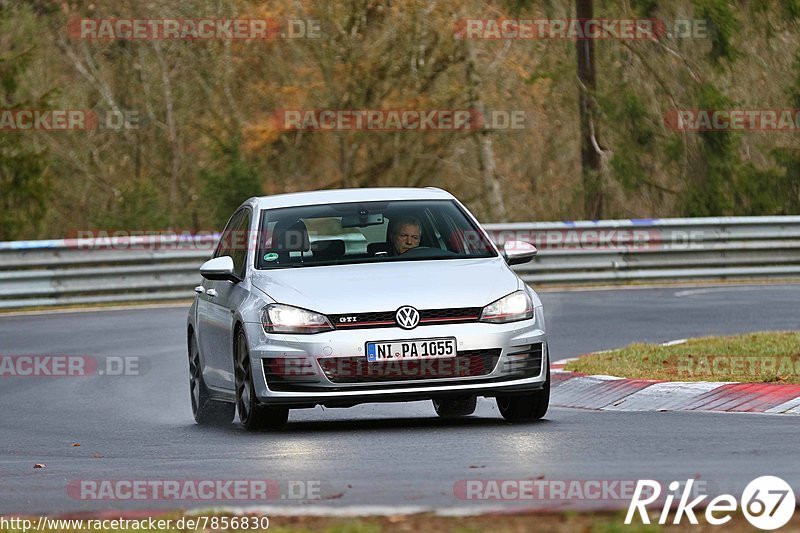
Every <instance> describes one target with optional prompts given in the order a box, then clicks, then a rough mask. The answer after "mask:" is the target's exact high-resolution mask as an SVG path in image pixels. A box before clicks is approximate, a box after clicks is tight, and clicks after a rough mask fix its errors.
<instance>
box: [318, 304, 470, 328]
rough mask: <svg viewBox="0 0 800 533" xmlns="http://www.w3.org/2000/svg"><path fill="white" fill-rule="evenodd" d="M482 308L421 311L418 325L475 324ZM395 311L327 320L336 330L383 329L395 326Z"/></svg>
mask: <svg viewBox="0 0 800 533" xmlns="http://www.w3.org/2000/svg"><path fill="white" fill-rule="evenodd" d="M482 310H483V308H482V307H462V308H455V309H421V310H420V312H419V325H420V326H426V325H433V324H460V323H464V322H477V321H478V319H479V318H480V316H481V311H482ZM395 313H396V311H379V312H372V313H350V314H343V315H330V316H329V317H328V318H330V320H331V324H333V327H334V328H336V329H360V328H385V327H391V326H395V325H397V322H396V321H395Z"/></svg>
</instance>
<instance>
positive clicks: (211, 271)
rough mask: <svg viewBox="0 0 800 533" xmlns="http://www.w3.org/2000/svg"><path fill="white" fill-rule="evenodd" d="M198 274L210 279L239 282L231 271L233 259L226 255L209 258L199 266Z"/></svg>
mask: <svg viewBox="0 0 800 533" xmlns="http://www.w3.org/2000/svg"><path fill="white" fill-rule="evenodd" d="M200 275H201V276H203V277H204V278H206V279H208V280H211V281H232V282H233V283H239V282H240V281H241V280H240V279H239V277H238V276H236V274H234V273H233V259H232V258H231V257H229V256H227V255H223V256H220V257H215V258H214V259H209V260H208V261H206V262H205V263H203V266H201V267H200Z"/></svg>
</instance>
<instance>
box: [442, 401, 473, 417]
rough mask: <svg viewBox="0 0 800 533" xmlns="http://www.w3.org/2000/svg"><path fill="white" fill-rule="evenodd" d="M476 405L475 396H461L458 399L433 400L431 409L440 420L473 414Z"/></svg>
mask: <svg viewBox="0 0 800 533" xmlns="http://www.w3.org/2000/svg"><path fill="white" fill-rule="evenodd" d="M477 405H478V397H477V396H461V397H458V398H434V400H433V408H434V409H435V410H436V414H437V415H439V416H441V417H442V418H452V417H456V416H467V415H471V414H472V413H474V412H475V407H476V406H477Z"/></svg>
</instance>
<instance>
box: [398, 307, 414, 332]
mask: <svg viewBox="0 0 800 533" xmlns="http://www.w3.org/2000/svg"><path fill="white" fill-rule="evenodd" d="M394 319H395V320H396V321H397V325H398V326H400V327H401V328H403V329H414V328H415V327H417V326H418V325H419V311H417V310H416V309H414V308H413V307H411V306H410V305H404V306H403V307H401V308H400V309H398V310H397V313H395V315H394Z"/></svg>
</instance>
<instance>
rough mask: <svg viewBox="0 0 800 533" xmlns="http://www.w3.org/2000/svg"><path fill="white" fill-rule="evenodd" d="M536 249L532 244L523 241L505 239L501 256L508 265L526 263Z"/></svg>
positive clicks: (534, 253)
mask: <svg viewBox="0 0 800 533" xmlns="http://www.w3.org/2000/svg"><path fill="white" fill-rule="evenodd" d="M536 252H538V250H537V249H536V247H535V246H534V245H532V244H531V243H529V242H524V241H506V243H505V244H504V245H503V257H505V259H506V263H508V264H509V265H521V264H522V263H527V262H528V261H530V260H531V259H533V256H534V255H536Z"/></svg>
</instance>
